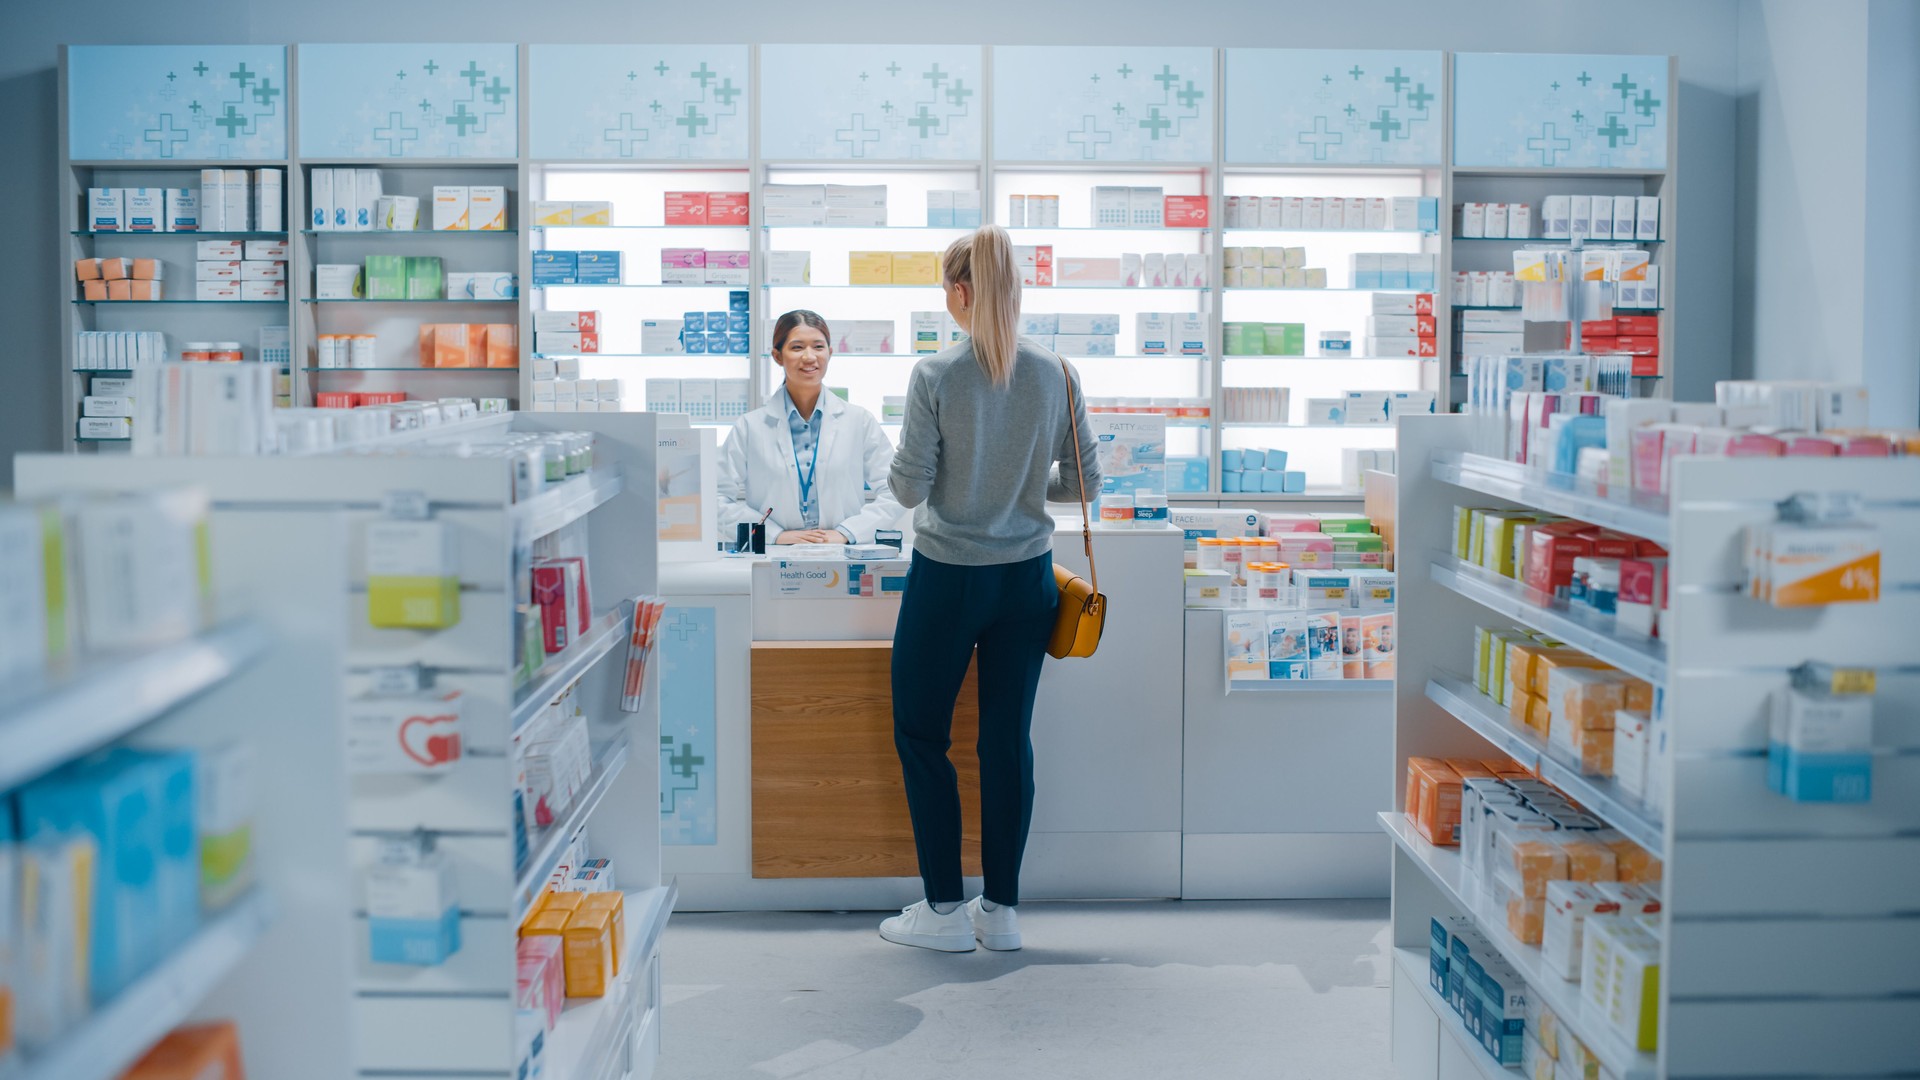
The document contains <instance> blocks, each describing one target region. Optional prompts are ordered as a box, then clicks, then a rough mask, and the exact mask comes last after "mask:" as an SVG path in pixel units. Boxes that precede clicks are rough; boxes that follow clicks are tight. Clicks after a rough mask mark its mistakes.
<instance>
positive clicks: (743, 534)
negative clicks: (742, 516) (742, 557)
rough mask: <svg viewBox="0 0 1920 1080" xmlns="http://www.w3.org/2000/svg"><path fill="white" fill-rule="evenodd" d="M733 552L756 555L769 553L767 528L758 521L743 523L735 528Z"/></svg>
mask: <svg viewBox="0 0 1920 1080" xmlns="http://www.w3.org/2000/svg"><path fill="white" fill-rule="evenodd" d="M734 530H735V534H734V541H733V550H734V551H736V552H752V553H753V554H755V555H765V554H766V553H767V527H766V525H765V524H764V523H761V522H757V521H743V522H741V523H740V524H738V525H736V526H735V527H734Z"/></svg>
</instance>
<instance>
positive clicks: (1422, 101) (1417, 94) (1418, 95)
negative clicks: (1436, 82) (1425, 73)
mask: <svg viewBox="0 0 1920 1080" xmlns="http://www.w3.org/2000/svg"><path fill="white" fill-rule="evenodd" d="M1432 100H1433V95H1432V94H1429V93H1427V84H1426V83H1418V84H1415V86H1414V88H1413V93H1411V94H1408V95H1407V104H1409V105H1411V106H1413V107H1414V108H1415V109H1417V110H1419V111H1421V112H1426V111H1427V102H1429V101H1432Z"/></svg>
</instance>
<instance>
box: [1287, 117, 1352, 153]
mask: <svg viewBox="0 0 1920 1080" xmlns="http://www.w3.org/2000/svg"><path fill="white" fill-rule="evenodd" d="M1347 113H1348V115H1352V113H1353V106H1351V105H1349V106H1347ZM1299 141H1301V142H1303V143H1306V144H1307V145H1309V146H1311V147H1313V160H1315V161H1325V160H1327V147H1329V146H1337V145H1339V144H1340V143H1343V142H1346V141H1347V137H1346V136H1345V135H1342V134H1341V133H1340V132H1338V131H1329V130H1328V129H1327V118H1326V117H1324V116H1316V117H1314V118H1313V130H1312V131H1303V132H1301V133H1300V139H1299Z"/></svg>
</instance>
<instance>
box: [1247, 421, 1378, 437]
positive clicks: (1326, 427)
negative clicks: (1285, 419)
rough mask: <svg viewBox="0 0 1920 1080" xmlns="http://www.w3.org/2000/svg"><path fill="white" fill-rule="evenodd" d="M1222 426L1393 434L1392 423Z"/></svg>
mask: <svg viewBox="0 0 1920 1080" xmlns="http://www.w3.org/2000/svg"><path fill="white" fill-rule="evenodd" d="M1220 426H1221V427H1230V428H1289V429H1299V430H1312V431H1375V432H1383V433H1385V434H1387V435H1392V434H1393V432H1394V426H1393V425H1392V424H1286V423H1275V422H1273V421H1270V420H1223V421H1221V424H1220Z"/></svg>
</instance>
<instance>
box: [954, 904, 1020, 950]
mask: <svg viewBox="0 0 1920 1080" xmlns="http://www.w3.org/2000/svg"><path fill="white" fill-rule="evenodd" d="M985 900H986V897H984V896H976V897H974V898H973V899H971V900H969V901H967V918H968V919H969V920H970V921H971V922H972V923H973V936H974V937H976V938H979V939H980V944H982V945H985V946H986V947H987V948H989V949H992V950H994V951H995V952H1012V951H1014V950H1015V949H1018V948H1019V947H1020V916H1019V914H1018V913H1017V912H1016V911H1015V910H1014V909H1013V908H1010V907H1008V906H1006V905H1005V904H1002V905H1000V906H999V907H997V908H994V909H993V910H992V911H988V910H987V908H986V905H985V903H983V901H985Z"/></svg>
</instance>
